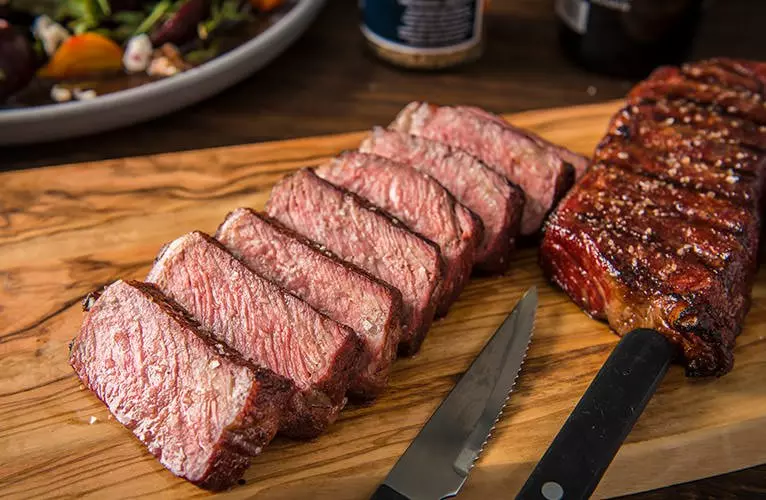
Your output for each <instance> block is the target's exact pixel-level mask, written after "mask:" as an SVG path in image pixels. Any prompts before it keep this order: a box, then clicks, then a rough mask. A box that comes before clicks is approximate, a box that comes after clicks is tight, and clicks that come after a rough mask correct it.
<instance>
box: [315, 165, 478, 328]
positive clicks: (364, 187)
mask: <svg viewBox="0 0 766 500" xmlns="http://www.w3.org/2000/svg"><path fill="white" fill-rule="evenodd" d="M316 174H317V175H318V176H319V177H322V178H323V179H325V180H328V181H330V182H331V183H333V184H335V185H336V186H340V187H342V188H344V189H348V190H349V191H351V192H352V193H356V194H358V195H359V196H361V197H362V198H365V199H367V200H369V201H370V202H371V203H372V204H374V205H376V206H378V207H380V208H382V209H383V210H385V211H387V212H388V213H390V214H391V215H393V216H394V217H396V218H397V219H399V220H400V221H402V222H404V223H405V224H406V225H407V226H408V227H409V228H410V229H412V230H413V231H415V232H416V233H419V234H421V235H423V236H425V237H426V238H428V239H429V240H431V241H433V242H434V243H436V244H437V245H439V249H440V250H441V254H442V257H443V258H444V262H445V264H446V270H445V273H444V277H443V279H442V281H441V283H440V288H439V289H437V290H438V291H437V293H438V294H439V299H438V303H437V306H436V315H437V316H444V315H446V314H447V311H448V310H449V308H450V306H451V305H452V304H453V303H454V302H455V300H457V298H458V296H459V295H460V292H462V291H463V288H464V287H465V284H466V283H467V282H468V279H469V278H470V277H471V270H472V269H473V262H474V252H475V250H476V247H477V246H478V244H479V242H480V241H481V237H482V231H483V229H482V226H481V222H480V221H479V220H478V218H476V217H475V216H474V215H473V214H472V213H471V211H470V210H468V209H467V208H465V207H464V206H463V205H461V204H460V203H458V202H457V201H456V200H455V198H454V197H453V196H452V195H451V194H450V193H449V191H447V190H446V189H444V186H442V185H441V184H439V183H438V182H437V181H436V180H434V178H433V177H430V176H428V175H426V174H424V173H422V172H418V171H417V170H413V169H411V168H409V167H407V166H406V165H404V164H402V163H397V162H394V161H392V160H389V159H388V158H383V157H382V156H377V155H373V154H368V153H359V152H356V151H349V152H346V153H343V154H341V155H339V156H337V157H336V158H335V159H333V160H331V161H330V162H328V163H326V164H325V165H323V166H321V167H319V168H317V169H316Z"/></svg>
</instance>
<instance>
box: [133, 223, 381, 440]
mask: <svg viewBox="0 0 766 500" xmlns="http://www.w3.org/2000/svg"><path fill="white" fill-rule="evenodd" d="M195 250H196V251H197V253H196V254H194V253H193V252H195ZM171 251H172V254H171ZM208 252H213V256H212V257H211V256H209V255H207V253H208ZM187 253H189V254H190V255H192V257H190V258H189V259H187V258H186V254H187ZM190 266H191V267H190ZM224 271H228V274H226V275H223V274H220V273H223V272H224ZM195 272H196V273H197V274H198V275H199V276H201V278H197V279H194V275H195V274H194V273H195ZM147 281H149V282H152V283H154V284H156V285H157V286H158V288H159V289H160V290H162V291H163V292H164V293H166V294H168V295H169V296H171V297H173V298H174V299H175V300H176V301H177V302H178V303H179V304H181V305H182V306H183V307H184V308H186V309H187V310H189V312H190V313H191V314H192V315H194V317H195V319H197V320H198V321H199V322H200V323H201V324H202V325H203V326H204V327H205V328H206V330H207V331H209V332H211V334H212V335H214V337H215V338H216V339H218V340H220V341H221V342H224V343H227V344H228V345H229V346H230V347H232V348H233V349H235V350H237V351H238V352H240V353H241V354H242V355H243V356H244V357H245V358H247V359H250V360H252V362H253V363H255V364H257V365H261V366H265V367H266V368H269V369H272V370H273V371H275V372H276V373H278V374H280V375H282V376H284V377H286V378H289V379H291V380H292V381H293V382H294V383H295V384H296V386H297V387H298V389H299V390H298V391H296V392H295V393H294V394H293V397H292V398H291V400H290V404H289V406H288V411H286V412H285V414H284V418H283V422H282V425H281V428H280V430H281V432H282V433H284V434H285V435H287V436H290V437H294V438H302V439H303V438H313V437H316V436H318V435H319V434H321V433H322V432H323V431H324V430H325V429H326V428H327V426H329V425H330V424H332V423H333V422H334V421H335V419H336V418H337V416H338V413H339V412H340V410H341V409H342V408H343V406H344V405H345V403H346V398H345V393H346V391H347V390H348V387H349V385H350V383H351V380H353V379H354V378H355V377H356V376H357V375H358V373H359V372H360V371H361V370H362V369H363V368H364V367H365V366H366V364H367V362H368V359H367V357H366V351H365V350H364V349H363V347H362V343H361V340H360V339H359V337H358V336H357V335H356V333H355V332H353V331H352V330H351V329H349V328H347V327H345V326H343V325H339V324H337V323H336V322H335V321H333V320H332V319H330V318H329V317H327V316H325V315H323V314H322V313H320V312H318V311H316V310H314V309H313V308H311V307H310V306H309V305H308V304H306V303H305V302H303V301H302V300H300V299H299V298H298V297H296V296H295V295H293V294H291V293H289V292H288V291H286V290H284V289H282V288H281V287H279V286H278V285H277V284H275V283H273V282H271V281H269V280H267V279H265V278H262V277H260V276H258V275H257V274H255V273H253V272H252V271H251V270H250V269H249V268H248V267H247V266H246V265H245V264H244V263H242V262H241V261H240V260H239V259H237V258H236V257H235V256H234V255H232V254H231V253H230V252H229V251H228V250H227V249H226V247H224V246H223V245H222V244H221V243H220V242H218V241H216V240H215V239H213V238H211V237H210V236H208V235H207V234H205V233H202V232H200V231H193V232H191V233H188V234H187V235H184V236H181V237H180V238H177V239H176V240H174V241H173V242H171V243H170V244H169V245H165V246H164V247H163V249H162V250H161V251H160V254H159V256H158V258H157V259H156V260H155V264H154V267H153V268H152V270H151V271H150V273H149V275H148V276H147ZM231 286H234V287H240V289H239V291H235V290H233V289H230V288H229V287H231ZM195 287H196V288H195ZM208 293H209V294H210V295H207V294H208ZM215 293H219V294H222V295H220V296H219V297H215V295H214V294H215ZM248 299H251V300H248ZM232 307H235V308H234V309H232ZM288 332H292V333H293V335H301V336H302V339H303V340H296V339H294V338H293V337H292V336H291V334H290V333H288ZM320 333H321V334H322V335H319V334H320ZM310 338H311V339H313V342H308V343H307V342H306V340H307V339H310ZM275 341H276V342H275ZM327 343H330V344H331V345H329V346H328V345H325V344H327ZM285 356H294V357H295V358H294V359H293V358H285ZM328 356H329V358H328ZM307 363H308V364H309V365H315V366H313V368H312V369H311V370H309V369H308V365H307ZM300 367H304V368H300Z"/></svg>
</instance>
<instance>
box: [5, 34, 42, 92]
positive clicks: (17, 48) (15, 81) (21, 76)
mask: <svg viewBox="0 0 766 500" xmlns="http://www.w3.org/2000/svg"><path fill="white" fill-rule="evenodd" d="M35 65H36V59H35V52H34V50H33V49H32V45H31V44H30V43H29V40H27V39H26V38H25V37H24V35H22V34H21V32H20V31H19V30H17V29H16V28H14V27H13V26H11V25H10V24H9V23H8V22H7V21H6V20H4V19H0V102H2V101H4V100H5V99H7V98H8V97H9V96H10V95H12V94H13V93H14V92H16V91H18V90H20V89H21V88H23V87H24V86H25V85H26V84H27V83H29V81H30V80H31V79H32V77H33V76H34V75H35Z"/></svg>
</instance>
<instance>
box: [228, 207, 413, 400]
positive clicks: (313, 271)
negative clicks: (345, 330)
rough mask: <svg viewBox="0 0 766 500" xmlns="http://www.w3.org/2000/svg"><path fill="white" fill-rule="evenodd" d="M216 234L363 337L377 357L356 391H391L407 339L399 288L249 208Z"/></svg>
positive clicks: (354, 384) (243, 257) (365, 393)
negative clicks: (401, 346)
mask: <svg viewBox="0 0 766 500" xmlns="http://www.w3.org/2000/svg"><path fill="white" fill-rule="evenodd" d="M216 238H217V239H218V240H219V241H220V242H221V243H222V244H223V245H224V246H226V248H227V249H228V250H229V251H230V252H232V253H233V254H234V255H236V256H237V257H238V258H239V259H241V260H242V261H243V262H244V263H245V264H247V266H248V267H250V268H251V269H252V270H253V271H255V272H256V273H257V274H259V275H261V276H263V277H264V278H267V279H269V280H271V281H274V282H275V283H277V284H278V285H280V286H282V287H284V288H285V289H287V290H288V291H289V292H291V293H293V294H295V295H297V296H298V297H300V298H301V299H303V300H305V301H306V302H307V303H308V304H309V305H311V306H312V307H314V308H316V309H317V310H318V311H320V312H322V313H324V314H326V315H328V316H329V317H330V318H332V319H333V320H335V321H337V322H339V323H341V324H344V325H346V326H348V327H350V328H352V329H353V330H354V331H356V332H357V333H358V334H359V335H360V337H361V338H362V340H363V341H364V343H365V347H366V349H367V354H368V357H369V359H370V360H371V361H370V363H369V364H368V365H367V366H366V367H365V368H364V369H363V370H362V372H361V373H360V374H359V376H358V377H357V378H356V379H355V380H354V381H352V383H351V391H352V392H353V393H354V394H355V395H358V396H361V397H365V398H367V397H372V396H375V395H377V394H379V393H380V392H381V391H383V389H385V387H386V385H387V383H388V373H389V371H390V368H391V362H392V361H393V359H394V357H395V356H396V346H397V344H398V342H399V338H400V337H401V316H400V315H401V307H402V295H401V293H399V290H397V289H395V288H394V287H392V286H390V285H387V284H385V283H383V282H382V281H380V280H378V279H376V278H374V277H373V276H372V275H370V274H368V273H367V272H365V271H363V270H362V269H361V268H359V267H356V266H355V265H353V264H349V263H348V262H345V261H343V260H341V259H339V258H338V257H336V256H335V255H333V254H332V253H330V252H329V251H328V250H326V249H325V250H322V249H321V248H319V247H318V246H317V245H316V244H315V243H313V242H311V241H310V240H308V239H306V238H304V237H303V236H301V235H299V234H298V233H296V232H295V231H292V230H290V229H288V228H286V227H284V226H283V225H282V224H280V223H278V222H277V221H275V220H274V219H271V218H270V217H268V216H266V215H264V214H259V213H257V212H254V211H252V210H250V209H247V208H240V209H237V210H235V211H234V212H232V213H230V214H229V215H228V216H227V217H226V220H225V221H224V222H223V224H221V226H220V227H219V228H218V232H217V233H216Z"/></svg>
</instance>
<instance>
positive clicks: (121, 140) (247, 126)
mask: <svg viewBox="0 0 766 500" xmlns="http://www.w3.org/2000/svg"><path fill="white" fill-rule="evenodd" d="M764 19H766V2H764V1H760V0H717V1H713V2H709V4H708V7H707V11H706V13H705V15H704V16H703V17H702V20H701V24H700V26H699V30H698V33H697V36H696V37H695V39H694V42H693V45H692V48H691V53H690V58H691V59H698V58H704V57H712V56H729V57H742V58H753V59H766V29H764V26H763V20H764ZM359 20H360V11H359V5H358V1H357V0H328V1H327V4H326V6H325V7H324V9H323V10H322V12H321V14H320V15H319V17H318V18H317V20H316V21H315V22H314V24H313V25H312V26H311V27H310V28H309V29H308V31H307V32H306V33H305V34H304V35H303V36H302V37H301V39H300V40H299V41H298V42H297V43H295V44H294V45H293V46H292V47H291V48H289V49H288V50H287V51H286V52H285V53H284V54H282V55H281V56H280V57H278V58H277V59H276V60H275V61H274V62H272V63H271V64H270V65H268V66H267V67H266V68H264V69H263V70H261V71H259V72H257V73H256V74H254V75H253V76H252V77H250V78H249V79H247V80H246V81H245V82H243V83H241V84H239V85H236V86H234V87H232V88H230V89H228V90H225V91H223V92H222V93H221V94H219V95H218V96H216V97H213V98H210V99H208V100H206V101H204V102H202V103H201V104H198V105H194V106H192V107H190V108H187V109H184V110H182V111H179V112H176V113H173V114H171V115H168V116H166V117H163V118H159V119H156V120H153V121H151V122H147V123H143V124H139V125H135V126H132V127H129V128H123V129H120V130H117V131H113V132H107V133H102V134H99V135H96V136H89V137H84V138H79V139H70V140H66V141H60V142H56V143H47V144H44V145H37V146H23V147H8V148H3V149H0V165H1V167H0V168H2V169H6V170H7V169H17V168H28V167H34V166H42V165H52V164H61V163H71V162H80V161H95V160H100V159H107V158H117V157H123V156H133V155H146V154H153V153H161V152H169V151H179V150H188V149H197V148H207V147H215V146H225V145H232V144H242V143H250V142H258V141H268V140H276V139H287V138H294V137H303V136H311V135H318V134H332V133H340V132H349V131H355V130H362V129H368V128H370V127H371V126H372V125H375V124H385V123H387V122H388V121H389V120H390V119H391V117H392V116H394V115H395V114H396V112H397V111H398V110H399V109H401V107H402V106H403V105H404V104H405V103H407V102H408V101H411V100H414V99H427V100H430V101H434V102H442V103H463V104H474V105H478V106H481V107H484V108H487V109H488V110H490V111H495V112H501V113H508V112H516V111H522V110H529V109H535V108H545V107H555V106H568V105H575V104H586V103H593V102H600V101H606V100H610V99H617V98H621V97H622V96H624V94H625V93H626V91H627V90H628V89H629V88H630V86H631V84H632V82H633V81H635V80H636V78H631V77H619V76H607V75H604V74H601V73H595V72H591V71H588V70H586V69H584V68H583V67H582V66H581V65H579V64H577V63H576V62H574V60H573V59H572V58H570V57H568V56H567V55H566V54H565V53H564V52H563V51H562V50H561V46H560V44H559V42H558V30H559V23H558V19H557V16H556V14H555V10H554V2H553V1H552V0H493V1H492V2H491V4H490V6H489V9H488V11H487V13H486V16H485V22H486V47H485V50H484V53H483V55H482V56H481V57H480V58H479V59H478V60H476V61H475V62H472V63H469V64H466V65H463V66H460V67H456V68H452V69H447V70H441V71H437V72H423V71H412V70H406V69H402V68H399V67H396V66H393V65H390V64H388V63H386V62H384V61H382V60H381V59H379V58H378V57H376V56H375V55H374V54H372V53H371V51H370V50H368V49H367V46H366V43H365V40H364V38H363V37H362V35H361V32H360V29H359Z"/></svg>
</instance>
